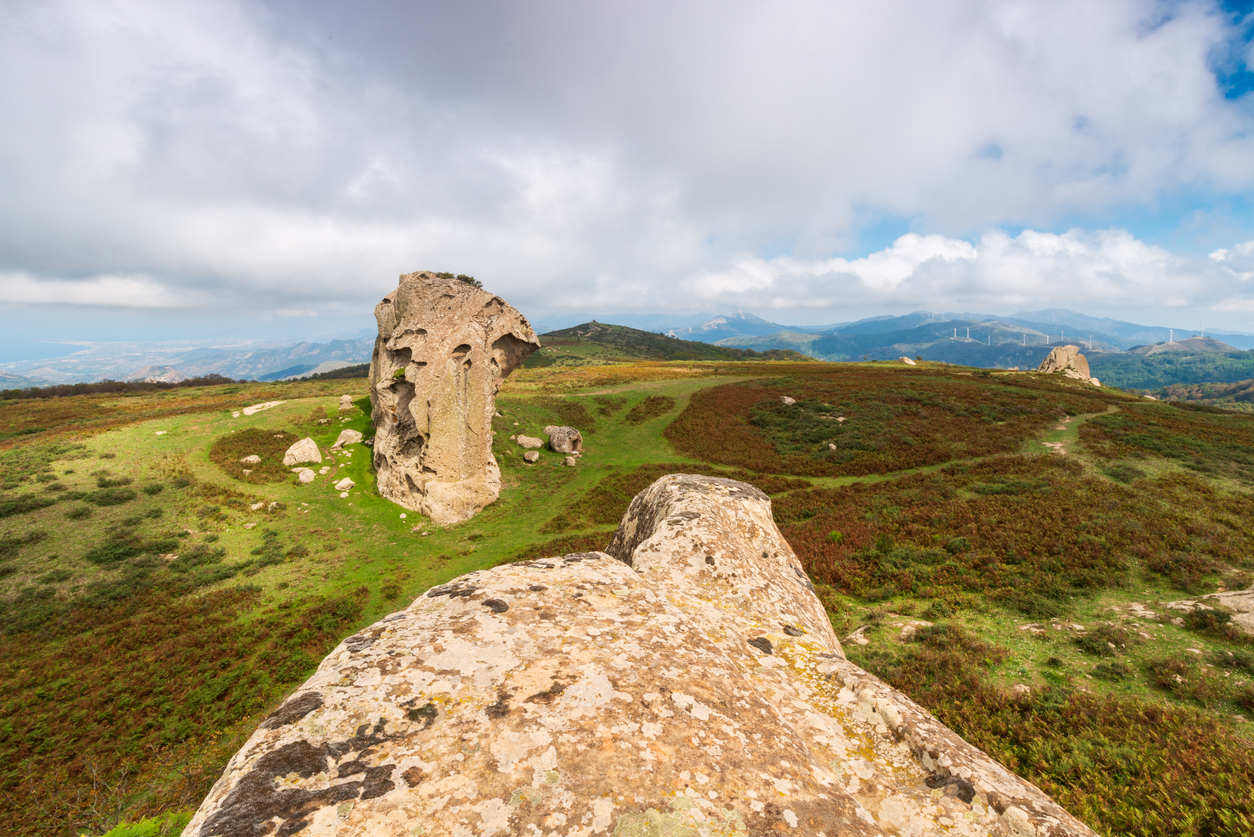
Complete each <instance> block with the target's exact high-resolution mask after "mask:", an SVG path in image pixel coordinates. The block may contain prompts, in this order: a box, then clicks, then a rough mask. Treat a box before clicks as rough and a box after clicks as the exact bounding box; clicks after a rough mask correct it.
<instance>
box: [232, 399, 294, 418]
mask: <svg viewBox="0 0 1254 837" xmlns="http://www.w3.org/2000/svg"><path fill="white" fill-rule="evenodd" d="M283 403H286V402H283V401H267V402H266V403H264V404H254V405H252V406H251V407H245V408H244V409H242V410H240V412H241V413H243V414H244V415H246V416H255V415H257V413H260V412H261V411H262V410H269V409H270V408H272V407H277V406H279V405H280V404H283Z"/></svg>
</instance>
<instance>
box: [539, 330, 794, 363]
mask: <svg viewBox="0 0 1254 837" xmlns="http://www.w3.org/2000/svg"><path fill="white" fill-rule="evenodd" d="M540 343H541V344H542V348H541V349H540V350H539V351H537V352H535V353H534V354H533V355H532V356H531V357H530V358H529V359H528V360H527V363H526V364H525V365H526V366H527V367H530V368H535V367H540V366H554V365H559V366H561V365H569V366H578V365H582V364H588V363H603V362H606V361H611V360H763V359H765V360H810V358H808V357H806V356H805V355H802V354H798V353H796V352H793V351H788V350H782V351H765V352H758V351H754V350H752V349H738V348H731V347H727V346H715V345H713V344H710V343H702V342H700V341H696V340H680V339H679V338H677V337H670V336H667V335H662V334H655V333H654V332H651V331H643V330H641V329H636V328H630V327H628V326H621V325H612V324H610V323H599V322H597V321H595V320H593V321H592V322H588V323H583V324H582V325H577V326H574V327H573V328H566V329H561V330H559V331H550V332H548V333H546V334H541V335H540Z"/></svg>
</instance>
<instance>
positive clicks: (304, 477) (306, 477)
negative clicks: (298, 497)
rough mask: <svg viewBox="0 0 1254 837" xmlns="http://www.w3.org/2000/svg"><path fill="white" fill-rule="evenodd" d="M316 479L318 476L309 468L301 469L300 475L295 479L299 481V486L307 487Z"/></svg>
mask: <svg viewBox="0 0 1254 837" xmlns="http://www.w3.org/2000/svg"><path fill="white" fill-rule="evenodd" d="M317 478H318V475H317V474H315V473H314V472H313V471H311V470H310V469H309V468H302V469H301V470H300V473H299V474H297V475H296V479H298V480H300V483H301V485H308V484H309V483H311V482H313V481H314V480H316V479H317Z"/></svg>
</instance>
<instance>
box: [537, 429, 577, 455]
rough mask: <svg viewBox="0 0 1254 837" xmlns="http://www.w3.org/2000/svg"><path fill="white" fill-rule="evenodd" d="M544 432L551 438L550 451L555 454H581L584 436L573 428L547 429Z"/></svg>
mask: <svg viewBox="0 0 1254 837" xmlns="http://www.w3.org/2000/svg"><path fill="white" fill-rule="evenodd" d="M544 432H545V433H547V434H548V436H549V450H551V451H553V452H554V453H581V452H582V451H583V436H582V435H581V434H580V433H579V431H578V430H576V429H575V428H573V427H552V426H550V427H546V428H544Z"/></svg>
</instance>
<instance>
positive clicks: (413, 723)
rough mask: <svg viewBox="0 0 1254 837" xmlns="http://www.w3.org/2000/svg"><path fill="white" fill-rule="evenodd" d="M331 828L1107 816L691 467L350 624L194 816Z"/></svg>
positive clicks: (1019, 825) (942, 826) (275, 827)
mask: <svg viewBox="0 0 1254 837" xmlns="http://www.w3.org/2000/svg"><path fill="white" fill-rule="evenodd" d="M750 533H752V534H750ZM709 554H714V555H717V556H718V559H717V564H716V565H715V566H711V565H709V564H707V563H706V562H705V561H704V560H703V556H705V555H709ZM694 556H698V557H696V558H695V560H694ZM782 625H792V626H794V627H799V628H800V629H801V630H800V633H801V634H802V635H801V636H794V635H792V634H790V633H788V632H785V631H783V630H782V629H781V626H782ZM434 638H438V639H434ZM749 640H753V641H754V642H753V644H752V645H750V644H749ZM764 648H770V649H771V652H772V653H770V654H768V653H766V651H765V650H764ZM381 673H382V674H381ZM733 698H734V699H733ZM720 741H721V742H728V741H730V742H735V743H734V744H729V743H723V744H718V743H717V742H720ZM938 789H939V790H941V793H940V794H939V795H936V794H935V791H936V790H938ZM437 794H438V795H437ZM559 815H560V819H559V818H558V817H559ZM332 832H334V833H335V834H336V835H339V837H365V835H376V834H426V835H440V834H450V833H453V834H465V835H480V837H492V835H496V837H510V836H511V835H528V834H543V835H554V834H556V835H577V834H580V835H586V837H611V836H612V835H619V837H626V835H697V834H702V833H705V834H742V835H749V834H753V835H758V834H781V835H782V834H787V835H795V837H816V836H817V835H818V834H819V833H824V834H827V835H846V836H847V837H872V835H880V837H882V835H885V834H906V833H909V834H916V835H921V834H941V833H945V834H949V835H953V836H954V837H975V835H989V834H1006V835H1012V834H1013V835H1044V834H1049V835H1051V837H1093V832H1092V831H1091V830H1089V829H1088V828H1086V827H1085V826H1084V825H1083V824H1081V823H1080V822H1079V821H1077V820H1076V819H1074V818H1073V817H1071V816H1070V815H1068V814H1067V813H1066V812H1065V811H1064V810H1062V809H1061V808H1060V807H1059V806H1058V805H1056V804H1055V803H1054V802H1053V801H1052V800H1050V799H1049V797H1047V796H1046V795H1045V794H1044V793H1042V792H1041V791H1040V790H1039V789H1038V788H1036V787H1034V786H1032V785H1031V784H1029V783H1027V782H1025V781H1024V780H1022V779H1020V778H1018V777H1016V776H1015V775H1013V774H1012V773H1010V772H1009V771H1007V770H1006V769H1004V768H1003V767H1001V766H1000V765H998V764H997V763H996V762H994V761H993V760H992V759H990V758H989V757H988V756H987V755H985V754H984V753H983V752H982V751H980V750H979V749H977V748H975V747H973V746H971V745H970V744H968V743H966V742H965V741H963V740H962V739H961V738H959V737H958V736H957V735H955V734H954V733H953V732H952V731H950V730H949V729H947V728H946V727H944V726H943V725H941V724H940V723H939V722H938V721H937V720H936V719H935V718H934V717H932V716H931V715H930V714H928V713H927V712H926V711H925V710H923V709H922V708H921V707H919V706H918V705H917V704H916V703H914V702H913V701H911V700H909V699H908V698H907V697H905V695H903V694H902V693H901V692H898V691H897V690H895V689H893V688H891V687H889V686H888V685H886V684H885V683H883V682H882V681H880V680H879V679H877V678H875V677H874V676H872V675H870V674H868V673H867V672H865V671H863V670H862V669H861V668H859V667H858V666H856V665H854V664H853V663H850V662H849V661H848V660H846V659H844V655H843V653H842V651H841V648H840V643H839V642H837V640H836V637H835V635H834V634H833V633H832V628H831V623H830V621H828V619H827V617H826V615H825V614H824V612H823V608H822V605H821V604H820V603H819V601H818V599H817V597H816V596H815V595H814V593H813V591H812V588H811V585H810V583H809V580H808V579H807V577H806V575H805V572H804V571H803V570H802V568H801V564H800V562H799V561H798V560H797V558H796V556H795V554H794V553H793V552H792V550H791V549H790V548H789V546H788V544H787V542H786V541H785V540H784V539H783V537H782V536H781V535H780V533H779V530H778V529H777V528H776V526H775V524H774V521H773V520H772V519H771V513H770V501H769V499H768V498H767V497H766V496H765V495H764V494H762V493H761V492H760V491H758V490H757V489H755V488H753V487H752V486H749V485H747V484H745V483H738V482H734V481H732V480H726V479H718V478H711V477H698V476H689V475H682V474H675V475H671V476H669V477H664V478H662V479H661V480H659V481H658V482H656V483H654V484H653V485H652V486H650V487H649V488H647V489H645V491H643V492H641V494H640V495H638V496H637V497H636V498H635V500H633V501H632V503H631V507H630V509H629V510H628V512H627V515H626V516H625V517H624V519H623V522H622V524H621V525H620V527H619V529H618V531H617V532H616V533H615V535H614V538H613V540H612V542H611V544H610V546H609V547H608V548H607V552H605V553H599V552H590V553H580V554H574V555H566V556H562V557H552V558H544V559H539V560H532V561H523V562H519V563H513V564H505V565H502V566H498V567H494V568H492V569H488V570H482V571H479V572H475V573H471V574H470V575H466V576H462V577H461V578H458V579H454V580H453V581H451V582H449V583H447V584H442V585H440V586H438V587H434V588H432V589H430V590H428V591H427V592H426V594H425V595H423V596H421V597H419V598H418V599H417V600H416V601H414V602H413V603H412V604H411V605H410V606H409V607H408V608H406V609H405V610H404V611H402V612H400V613H395V614H391V615H389V616H387V617H385V618H384V619H383V620H381V621H379V622H376V623H375V624H374V625H372V626H370V627H368V628H366V629H364V630H362V631H359V632H358V633H356V634H354V635H353V636H350V637H348V638H347V639H346V640H344V642H342V643H341V644H340V645H339V647H338V648H336V649H335V650H334V651H333V652H332V653H331V654H330V655H329V656H328V657H327V658H326V659H325V660H323V662H322V664H321V665H320V666H319V667H318V670H317V672H316V673H315V674H314V675H313V677H312V678H311V679H310V680H308V681H307V682H306V683H305V684H304V685H303V686H302V687H301V688H299V689H298V690H297V691H296V692H295V694H293V695H292V697H290V698H289V699H288V700H287V701H286V702H285V703H284V704H282V705H281V706H280V707H279V708H278V709H277V710H276V711H275V712H274V713H272V714H271V715H270V716H269V718H267V719H266V720H265V721H264V722H262V724H261V726H260V727H259V728H258V729H257V730H256V731H255V733H254V734H253V736H252V737H251V738H250V739H249V741H248V742H246V743H245V744H244V746H243V747H242V748H241V749H240V750H239V752H238V753H237V754H236V755H235V756H234V757H233V758H232V759H231V761H230V763H229V764H228V765H227V767H226V769H225V770H224V771H223V772H222V774H221V777H220V778H219V779H218V781H217V782H216V783H215V784H214V786H213V788H212V789H211V790H210V792H209V794H208V796H207V797H206V799H205V800H204V802H203V803H202V805H201V806H200V809H199V810H198V811H197V813H196V814H195V816H194V817H193V819H192V821H191V822H190V823H189V824H188V826H187V828H186V830H185V833H186V834H188V835H197V837H209V835H215V834H263V833H269V834H297V833H327V834H330V833H332Z"/></svg>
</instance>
